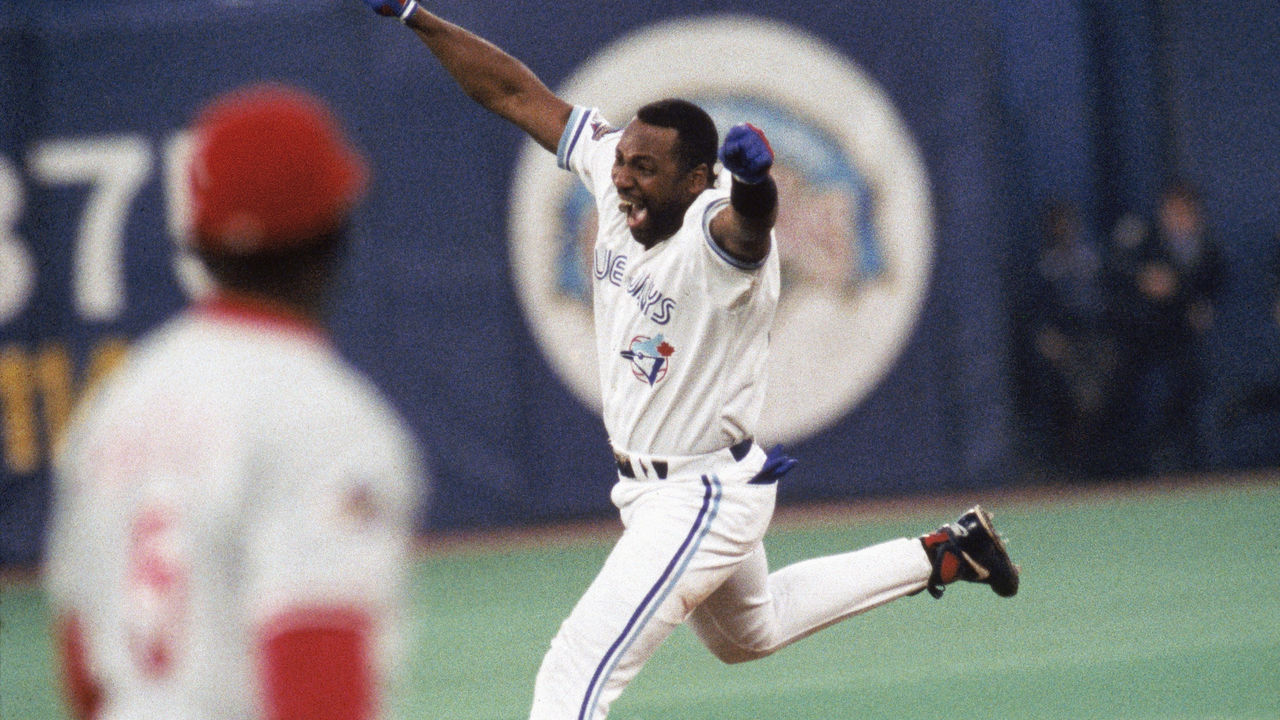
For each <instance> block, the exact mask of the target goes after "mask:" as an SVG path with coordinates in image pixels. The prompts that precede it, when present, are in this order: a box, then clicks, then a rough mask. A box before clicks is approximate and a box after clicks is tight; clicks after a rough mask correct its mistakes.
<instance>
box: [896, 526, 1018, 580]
mask: <svg viewBox="0 0 1280 720" xmlns="http://www.w3.org/2000/svg"><path fill="white" fill-rule="evenodd" d="M920 543H921V544H922V545H924V550H925V552H926V553H928V555H929V562H931V563H932V564H933V574H932V575H930V576H929V585H928V590H929V594H930V595H932V596H934V597H935V598H939V597H942V591H943V588H944V586H946V585H947V584H949V583H953V582H955V581H956V580H968V581H969V582H976V583H983V584H986V585H990V586H991V589H992V590H994V591H995V593H996V594H997V595H999V596H1000V597H1013V596H1014V595H1016V594H1018V566H1017V565H1014V564H1013V561H1012V560H1010V559H1009V551H1008V549H1006V548H1005V545H1004V539H1003V538H1002V537H1000V533H997V532H996V531H995V528H994V527H993V526H992V524H991V513H989V512H987V511H986V510H983V509H982V506H980V505H974V506H973V507H972V508H970V509H969V510H968V511H967V512H965V514H963V515H961V516H960V519H959V520H956V521H955V522H953V523H948V524H946V525H943V526H942V527H940V528H938V529H937V530H936V531H935V532H932V533H929V534H928V535H925V536H923V537H921V538H920Z"/></svg>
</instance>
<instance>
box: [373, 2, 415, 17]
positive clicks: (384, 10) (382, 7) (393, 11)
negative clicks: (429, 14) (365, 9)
mask: <svg viewBox="0 0 1280 720" xmlns="http://www.w3.org/2000/svg"><path fill="white" fill-rule="evenodd" d="M364 4H365V5H368V6H369V7H370V8H372V9H373V11H374V12H376V13H378V14H379V15H386V16H387V17H398V18H400V19H401V20H404V19H405V17H407V16H408V15H409V13H411V12H413V8H415V7H417V5H418V3H417V2H415V0H364Z"/></svg>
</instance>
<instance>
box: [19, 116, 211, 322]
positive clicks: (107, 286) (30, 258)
mask: <svg viewBox="0 0 1280 720" xmlns="http://www.w3.org/2000/svg"><path fill="white" fill-rule="evenodd" d="M190 153H191V136H190V134H189V133H186V132H180V133H178V134H176V135H174V136H172V137H171V138H169V140H168V141H166V142H164V143H163V146H162V148H161V149H160V156H161V157H160V172H162V173H163V175H162V178H161V179H162V181H163V187H164V192H165V200H166V203H165V207H166V208H167V210H166V213H167V217H166V223H167V230H168V232H169V235H170V236H171V237H173V238H174V239H175V240H178V239H180V238H182V237H183V234H184V233H185V232H186V227H187V218H188V216H189V200H188V197H187V190H186V183H185V169H186V165H187V161H188V159H189V157H190ZM26 164H27V165H26V167H27V171H28V173H29V174H30V177H31V178H32V180H33V181H34V182H36V183H39V184H41V185H43V186H48V187H72V186H81V187H85V186H87V187H88V194H87V196H86V199H85V202H84V207H83V210H82V212H81V213H80V217H79V223H78V226H77V228H76V238H75V243H74V245H73V247H74V251H73V257H72V268H71V294H72V298H73V302H74V307H75V308H76V312H77V314H78V315H79V317H80V318H81V319H82V320H86V321H96V322H102V321H110V320H113V319H115V318H117V317H118V316H119V315H120V313H121V312H122V311H123V310H124V307H125V287H124V243H125V235H124V231H125V225H126V223H127V221H128V218H129V211H130V208H131V207H132V205H133V202H134V200H135V199H136V198H137V196H138V193H139V192H140V191H141V190H142V188H143V187H144V186H145V185H146V184H147V182H148V181H149V180H150V179H151V178H152V175H153V173H154V172H155V171H156V164H157V163H156V162H155V158H154V153H153V149H152V143H151V141H150V140H149V139H148V138H146V137H144V136H142V135H109V136H100V137H90V138H75V139H58V140H47V141H43V142H39V143H37V144H36V145H35V146H34V147H33V148H32V150H31V151H30V152H29V153H28V155H27V157H26ZM25 204H26V194H25V192H24V188H23V183H22V176H21V174H20V172H19V170H18V167H17V166H16V165H15V164H14V163H13V162H12V161H11V160H10V159H8V158H6V157H5V156H4V155H0V327H3V326H4V325H5V324H6V323H8V322H9V321H11V320H13V319H14V318H16V317H18V316H19V315H20V314H21V313H22V312H23V311H24V310H25V309H26V306H27V303H28V302H29V301H30V299H31V295H32V294H33V292H34V291H35V286H36V274H37V270H38V263H37V261H36V259H35V257H34V255H33V253H32V244H31V239H30V238H24V237H21V236H20V235H19V232H18V223H19V220H20V218H21V215H22V213H23V210H24V206H25ZM174 272H175V274H176V276H177V278H178V281H179V284H180V285H181V286H182V288H183V290H184V291H185V292H186V293H187V294H188V295H189V296H190V295H195V294H197V293H199V292H200V291H201V290H202V289H203V288H204V287H205V282H206V281H205V280H204V278H203V276H202V275H201V272H200V268H199V266H198V265H197V264H196V263H195V262H194V259H193V258H192V257H190V256H189V255H188V254H187V253H185V252H175V253H174Z"/></svg>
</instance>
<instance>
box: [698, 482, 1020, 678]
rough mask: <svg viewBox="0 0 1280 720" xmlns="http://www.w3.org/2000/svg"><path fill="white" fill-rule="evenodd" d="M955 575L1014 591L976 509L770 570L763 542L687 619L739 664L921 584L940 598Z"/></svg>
mask: <svg viewBox="0 0 1280 720" xmlns="http://www.w3.org/2000/svg"><path fill="white" fill-rule="evenodd" d="M959 580H967V581H970V582H978V583H985V584H988V585H991V587H992V589H993V590H994V591H995V592H996V594H997V595H1000V596H1002V597H1009V596H1011V595H1014V594H1016V593H1017V591H1018V569H1017V567H1016V566H1015V565H1014V564H1013V563H1012V561H1011V560H1010V559H1009V555H1008V552H1007V550H1006V549H1005V546H1004V542H1003V540H1002V539H1001V538H1000V536H999V535H998V534H997V533H996V532H995V529H994V527H993V526H992V521H991V515H990V514H989V513H987V512H986V511H985V510H983V509H982V508H981V507H976V506H975V507H974V508H972V509H970V510H969V511H968V512H966V513H965V514H964V515H962V516H961V517H960V519H959V520H957V521H956V522H954V523H949V524H947V525H944V526H943V527H941V528H939V529H938V530H936V531H934V532H932V533H928V534H926V535H923V536H921V537H918V538H899V539H897V540H890V541H888V542H884V543H880V544H878V545H873V546H871V547H867V548H863V549H861V550H856V551H854V552H850V553H842V554H839V555H829V556H826V557H820V558H814V559H811V560H805V561H802V562H798V563H795V564H793V565H788V566H787V567H784V568H782V569H781V570H778V571H777V572H774V573H772V574H770V573H769V572H768V564H767V561H766V559H765V551H764V546H763V544H762V543H761V544H760V545H759V546H758V547H756V549H755V550H754V551H753V552H752V553H751V555H750V556H749V557H748V558H747V559H746V560H744V561H743V562H742V563H740V564H739V566H738V568H737V569H736V571H735V572H734V573H733V574H732V575H730V576H729V577H728V578H727V579H726V580H725V581H724V582H723V583H722V584H721V585H720V586H719V587H718V588H717V589H716V591H715V592H714V593H712V594H711V595H710V596H709V597H708V598H707V599H706V600H705V601H704V602H703V603H702V604H701V605H699V606H698V608H697V609H696V610H695V611H694V612H693V614H692V615H691V616H690V618H689V625H690V627H691V628H693V630H694V632H695V633H697V635H698V637H699V638H700V639H701V640H702V641H703V643H705V644H706V645H707V647H708V648H709V649H710V650H711V651H712V652H713V653H714V654H715V655H716V657H718V658H720V659H721V660H723V661H724V662H730V663H734V662H744V661H747V660H754V659H756V658H760V657H764V656H766V655H769V654H771V653H773V652H776V651H777V650H779V649H781V648H783V647H786V646H787V645H790V644H791V643H793V642H795V641H797V640H799V639H801V638H804V637H806V636H808V635H811V634H812V633H814V632H817V631H818V630H821V629H822V628H825V627H828V626H830V625H832V624H834V623H837V622H839V621H841V620H843V619H845V618H848V617H851V616H853V615H857V614H859V613H862V612H866V611H867V610H870V609H872V608H875V607H878V606H880V605H883V604H885V603H887V602H890V601H892V600H895V599H898V598H901V597H904V596H906V595H913V594H915V593H918V592H920V591H921V590H924V589H925V588H926V587H927V588H928V589H929V591H930V593H931V594H933V595H934V597H940V596H941V595H942V588H943V587H944V586H945V585H948V584H950V583H952V582H956V581H959Z"/></svg>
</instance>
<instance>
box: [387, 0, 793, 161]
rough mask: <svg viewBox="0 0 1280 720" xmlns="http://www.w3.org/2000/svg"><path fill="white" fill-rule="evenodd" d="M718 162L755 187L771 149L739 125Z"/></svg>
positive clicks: (757, 131) (727, 139) (756, 134)
mask: <svg viewBox="0 0 1280 720" xmlns="http://www.w3.org/2000/svg"><path fill="white" fill-rule="evenodd" d="M367 1H368V0H366V2H367ZM720 162H721V163H723V164H724V168H725V169H726V170H728V171H729V172H731V173H733V176H734V177H735V178H737V179H738V181H739V182H744V183H746V184H748V185H756V184H758V183H761V182H764V180H765V178H767V177H768V176H769V168H771V167H773V148H772V147H771V146H770V145H769V139H768V138H766V137H765V136H764V131H762V130H761V129H760V128H758V127H756V126H755V125H752V124H751V123H740V124H738V125H734V126H733V127H732V128H729V134H727V135H725V138H724V144H723V145H721V146H720Z"/></svg>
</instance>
